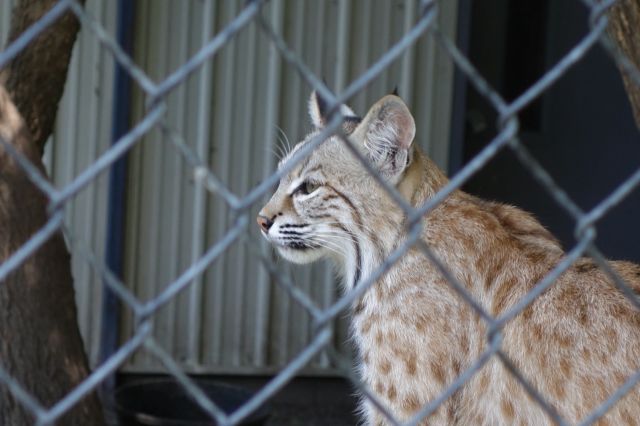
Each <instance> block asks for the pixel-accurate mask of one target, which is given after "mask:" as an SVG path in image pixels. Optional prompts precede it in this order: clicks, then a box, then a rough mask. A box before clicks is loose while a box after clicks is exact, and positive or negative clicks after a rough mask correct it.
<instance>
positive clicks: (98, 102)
mask: <svg viewBox="0 0 640 426" xmlns="http://www.w3.org/2000/svg"><path fill="white" fill-rule="evenodd" d="M15 3H16V0H0V46H4V45H5V43H6V36H7V33H8V31H9V23H10V19H11V10H12V8H13V5H14V4H15ZM116 6H117V2H115V1H104V0H88V1H87V4H86V9H87V11H88V12H89V13H90V14H91V15H92V16H93V17H94V18H96V19H97V20H98V21H99V22H100V23H101V24H102V25H103V26H104V27H105V28H106V29H107V30H108V31H110V33H112V34H113V33H114V32H115V23H116ZM113 68H114V62H113V59H112V57H111V55H110V54H109V53H108V52H107V51H105V50H104V49H102V48H100V45H99V43H98V41H97V39H96V38H95V37H94V36H93V34H92V33H91V32H90V31H88V30H86V29H83V30H82V31H81V33H80V35H79V38H78V42H77V43H76V45H75V48H74V51H73V58H72V63H71V67H70V70H69V78H68V80H67V84H66V87H65V93H64V97H63V98H62V101H61V104H60V110H59V113H58V119H57V122H56V127H55V131H54V135H53V141H49V142H48V144H47V148H46V153H45V164H46V165H47V168H48V170H49V173H50V176H51V178H52V180H53V182H54V183H55V185H56V186H57V187H61V186H64V185H66V184H67V183H69V182H70V181H71V180H72V179H73V178H74V177H75V176H77V175H78V174H79V173H80V172H82V171H83V170H84V169H85V168H86V167H88V166H89V165H90V164H91V163H92V162H94V161H95V160H96V158H97V157H98V156H99V155H100V153H102V152H104V151H105V150H106V149H107V148H108V147H109V144H110V136H111V131H110V129H111V103H112V92H113ZM107 190H108V178H107V175H106V174H105V175H102V176H100V177H99V178H98V179H97V180H96V181H95V182H93V183H92V184H91V185H89V186H88V187H87V188H86V189H85V190H83V191H82V192H81V193H80V194H79V195H78V196H77V197H75V198H74V199H73V200H72V202H71V203H70V204H68V205H67V209H66V215H65V218H66V223H67V225H68V226H69V228H70V230H71V234H72V235H73V238H74V240H75V239H77V240H78V242H77V244H78V247H77V249H76V250H74V256H73V265H72V267H73V276H74V282H75V288H76V300H77V304H78V310H79V323H80V331H81V332H82V336H83V338H84V340H85V345H86V347H87V352H88V354H89V358H90V360H91V363H92V365H95V364H96V362H97V360H98V349H99V341H100V312H101V302H102V282H101V279H100V277H99V276H98V275H97V274H96V273H95V272H94V271H93V269H92V268H91V266H90V265H89V264H88V263H87V262H86V260H85V258H84V257H83V256H82V253H83V252H84V251H86V250H85V249H86V248H88V249H90V250H91V251H93V253H94V254H95V255H96V256H97V258H98V259H103V258H104V249H105V228H106V211H107Z"/></svg>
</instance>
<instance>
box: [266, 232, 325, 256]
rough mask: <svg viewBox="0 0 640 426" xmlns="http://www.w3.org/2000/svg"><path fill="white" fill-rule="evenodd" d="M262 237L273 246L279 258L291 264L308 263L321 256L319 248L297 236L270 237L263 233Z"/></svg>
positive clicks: (321, 251)
mask: <svg viewBox="0 0 640 426" xmlns="http://www.w3.org/2000/svg"><path fill="white" fill-rule="evenodd" d="M262 235H263V236H264V237H265V238H266V239H267V241H269V243H271V244H273V245H274V246H275V248H276V249H277V250H278V253H279V254H280V256H282V257H283V258H285V259H287V260H288V261H290V262H293V263H310V262H313V261H315V260H317V259H319V258H321V257H322V255H323V250H321V249H322V247H321V246H319V245H318V244H315V243H313V242H311V241H309V240H308V239H305V238H302V237H300V236H299V235H276V236H272V235H269V234H268V233H266V232H264V231H262Z"/></svg>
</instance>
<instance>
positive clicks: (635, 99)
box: [609, 0, 640, 128]
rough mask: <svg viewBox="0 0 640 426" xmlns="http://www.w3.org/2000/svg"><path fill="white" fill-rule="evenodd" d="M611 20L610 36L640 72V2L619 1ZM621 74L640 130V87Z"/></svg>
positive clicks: (624, 74) (631, 0)
mask: <svg viewBox="0 0 640 426" xmlns="http://www.w3.org/2000/svg"><path fill="white" fill-rule="evenodd" d="M609 19H610V24H609V35H610V36H611V37H612V38H613V39H614V40H615V41H616V42H617V43H618V46H620V50H621V51H622V53H624V54H625V55H626V56H627V58H629V60H630V61H631V62H632V63H633V64H634V65H635V67H636V69H638V70H640V0H620V1H618V2H617V3H616V5H615V6H613V8H612V9H611V11H610V12H609ZM621 72H622V79H623V80H624V85H625V89H626V91H627V95H628V96H629V101H630V102H631V108H632V109H633V116H634V117H635V120H636V124H637V125H638V127H639V128H640V85H638V83H636V82H634V81H633V80H632V79H631V77H630V76H629V75H628V74H627V73H626V72H625V71H624V70H621Z"/></svg>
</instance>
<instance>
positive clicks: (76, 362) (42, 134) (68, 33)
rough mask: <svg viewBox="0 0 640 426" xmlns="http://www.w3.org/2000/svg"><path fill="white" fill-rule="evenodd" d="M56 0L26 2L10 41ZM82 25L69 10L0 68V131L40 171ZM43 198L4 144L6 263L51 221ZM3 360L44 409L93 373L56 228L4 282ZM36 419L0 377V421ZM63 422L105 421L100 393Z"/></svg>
mask: <svg viewBox="0 0 640 426" xmlns="http://www.w3.org/2000/svg"><path fill="white" fill-rule="evenodd" d="M55 3H56V2H55V0H21V1H20V2H19V3H18V4H17V6H16V8H15V9H14V13H13V16H12V23H11V30H10V39H15V38H16V37H17V36H19V35H20V33H21V32H22V31H24V30H25V29H26V28H28V27H29V26H30V25H31V24H32V23H34V22H35V21H37V20H38V19H39V18H40V17H41V16H42V15H43V14H44V13H45V12H46V11H47V10H49V8H50V7H52V5H54V4H55ZM78 29H79V25H78V23H77V21H76V19H75V18H74V17H73V16H71V15H70V14H67V15H66V16H64V17H63V18H61V19H59V20H58V21H57V22H56V23H55V24H54V25H52V26H51V27H49V28H48V29H47V30H45V31H44V33H42V34H41V35H40V36H38V37H37V38H36V39H35V40H34V41H33V42H32V43H31V44H29V46H28V47H27V48H26V49H25V50H23V51H22V52H21V53H20V54H19V55H18V56H17V57H16V58H15V59H14V60H13V61H12V62H11V63H10V64H9V65H8V66H7V67H6V68H5V69H3V70H2V72H1V73H0V82H4V83H5V84H6V89H7V90H6V91H5V89H4V88H3V87H2V86H1V85H0V137H1V138H3V140H5V141H6V142H8V143H9V144H10V145H12V146H13V147H14V148H15V149H16V150H17V151H18V152H20V153H22V154H23V155H24V156H25V157H26V158H27V159H29V161H31V163H33V164H34V165H35V166H36V167H37V168H38V169H39V170H40V171H41V172H42V173H43V174H44V173H45V172H44V166H43V164H42V161H41V159H40V157H41V154H42V150H43V148H44V144H45V142H46V140H47V139H48V138H49V136H50V135H51V132H52V128H53V124H54V122H55V117H56V112H57V108H58V103H59V101H60V98H61V96H62V93H63V90H64V83H65V80H66V75H67V69H68V65H69V60H70V57H71V50H72V47H73V43H74V41H75V38H76V34H77V32H78ZM12 99H13V100H14V101H15V105H14V103H13V102H12ZM23 118H24V120H23ZM47 203H48V199H47V197H46V196H45V195H44V194H42V193H41V192H40V191H39V189H38V188H37V187H36V186H35V185H34V184H33V183H32V182H31V181H30V180H29V179H28V178H27V176H26V174H25V172H24V170H23V169H22V168H20V167H19V166H18V164H17V163H16V161H15V160H14V159H13V157H11V155H10V154H9V153H8V152H7V151H6V150H5V149H4V148H3V147H2V145H0V264H2V263H3V262H4V261H5V260H6V259H7V258H9V257H10V256H11V255H12V254H13V253H15V252H16V251H17V250H18V249H19V248H20V247H21V246H22V244H24V243H25V242H26V241H28V240H29V238H30V237H31V236H32V235H33V234H34V233H35V232H37V231H38V230H39V229H40V228H41V227H42V226H44V225H45V223H46V222H47V220H48V216H47V212H46V208H47ZM0 365H1V366H2V367H3V368H4V369H5V370H6V371H7V372H8V373H9V374H10V375H11V376H12V377H13V378H14V379H15V380H16V382H18V383H19V384H20V385H21V386H22V387H23V388H24V389H25V390H27V391H28V392H29V393H31V394H32V395H33V396H34V397H35V398H36V399H37V400H38V401H39V402H40V403H41V404H42V405H43V406H45V407H50V406H52V405H53V404H55V403H56V402H58V401H60V400H61V399H62V398H64V397H65V396H66V395H67V394H68V393H69V392H70V391H71V390H72V389H73V388H74V387H75V386H77V385H78V384H79V383H80V382H81V381H82V380H83V379H84V378H85V377H86V376H87V375H88V374H89V367H88V363H87V359H86V355H85V353H84V347H83V344H82V339H81V336H80V332H79V330H78V324H77V313H76V306H75V297H74V290H73V281H72V277H71V263H70V256H69V253H68V251H67V248H66V246H65V243H64V239H63V238H62V235H61V233H60V232H56V233H55V235H54V236H53V237H51V238H50V239H49V240H48V241H47V242H46V243H45V244H44V245H42V246H41V247H40V248H39V249H38V250H37V251H36V252H35V254H34V255H32V256H31V257H30V258H29V259H27V260H26V261H25V262H24V263H23V264H21V265H20V266H19V267H18V268H17V269H15V270H14V271H13V272H12V273H11V274H10V275H9V276H8V277H7V278H6V279H5V280H4V281H1V282H0ZM33 419H34V418H33V416H32V413H30V412H29V411H28V410H27V409H25V408H24V407H23V406H22V405H21V404H20V403H19V402H18V401H17V399H15V398H14V397H13V396H12V394H11V393H10V392H9V390H8V388H7V386H6V385H3V384H0V425H7V426H8V425H12V426H13V425H15V426H22V425H28V424H32V423H33ZM58 424H63V425H78V426H81V425H82V426H85V425H89V426H91V425H100V424H103V415H102V411H101V408H100V404H99V401H98V399H97V397H96V395H95V393H91V394H90V395H88V396H87V397H86V398H84V399H83V400H82V401H81V402H79V403H78V404H76V405H75V406H74V407H73V408H72V409H71V410H70V411H69V412H67V413H66V414H65V415H64V416H63V417H61V418H60V420H59V422H58Z"/></svg>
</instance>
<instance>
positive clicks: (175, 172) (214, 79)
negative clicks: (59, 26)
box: [0, 0, 456, 373]
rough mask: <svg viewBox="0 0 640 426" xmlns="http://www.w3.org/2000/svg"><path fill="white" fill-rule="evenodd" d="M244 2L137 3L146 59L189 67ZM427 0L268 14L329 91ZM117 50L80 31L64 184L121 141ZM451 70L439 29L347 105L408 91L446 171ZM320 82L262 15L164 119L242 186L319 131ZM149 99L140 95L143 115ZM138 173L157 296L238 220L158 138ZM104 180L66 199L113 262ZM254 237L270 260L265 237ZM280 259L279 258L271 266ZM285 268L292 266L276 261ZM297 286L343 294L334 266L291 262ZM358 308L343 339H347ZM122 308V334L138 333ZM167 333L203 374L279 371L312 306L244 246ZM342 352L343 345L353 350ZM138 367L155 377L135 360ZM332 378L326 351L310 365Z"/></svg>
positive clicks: (150, 367)
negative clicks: (271, 37)
mask: <svg viewBox="0 0 640 426" xmlns="http://www.w3.org/2000/svg"><path fill="white" fill-rule="evenodd" d="M14 2H15V0H0V42H1V43H2V45H4V43H5V37H6V32H7V31H8V28H9V21H10V10H11V7H12V5H13V3H14ZM243 3H244V2H243V1H242V0H234V1H215V0H201V1H189V2H187V1H184V0H139V1H138V2H137V5H138V10H137V22H136V27H135V34H136V42H135V60H136V62H137V63H138V64H140V65H141V66H142V67H143V68H144V69H145V70H146V71H147V72H148V73H149V75H151V76H152V77H153V78H154V79H156V80H160V79H162V78H163V77H164V76H166V75H167V74H168V73H169V72H171V71H173V70H175V69H176V68H178V67H179V66H180V65H181V64H182V63H184V62H185V61H186V59H187V58H188V57H190V55H192V54H193V53H194V52H195V51H197V49H198V48H199V47H201V46H202V45H203V44H204V43H205V42H206V41H207V40H209V39H211V38H212V37H213V36H214V35H215V34H216V32H218V31H219V30H220V29H221V28H223V27H224V25H225V24H226V23H227V22H229V21H230V20H231V19H232V18H233V17H234V16H236V14H237V13H238V12H239V11H240V9H241V7H242V4H243ZM455 5H456V2H455V1H450V2H446V3H445V2H442V4H441V14H440V24H441V26H442V28H443V29H444V30H445V31H446V32H448V33H449V34H453V33H454V32H455V16H456V9H455ZM87 9H88V10H89V12H90V13H91V14H92V15H93V16H94V17H95V18H96V19H97V20H99V21H100V22H101V23H102V25H104V26H105V27H106V28H107V30H108V31H110V32H111V33H112V34H114V32H115V30H114V28H115V19H116V2H114V1H104V0H102V1H100V0H89V1H88V2H87ZM416 10H417V1H416V0H407V1H400V0H396V1H386V0H376V1H369V0H327V1H311V0H308V1H299V0H286V1H285V0H272V1H271V2H270V3H269V5H268V6H267V7H265V9H264V11H263V13H264V14H265V16H267V17H268V19H269V20H270V22H271V23H272V25H273V26H274V28H275V29H276V30H277V31H279V32H280V34H282V35H283V37H284V38H285V39H286V40H287V42H288V44H289V45H290V46H291V47H292V48H293V49H294V50H296V51H297V52H298V54H299V55H300V56H301V57H302V58H303V59H304V60H305V62H306V63H307V64H308V65H309V66H310V68H311V69H312V70H313V71H314V72H315V73H316V74H317V75H318V76H321V77H322V78H324V79H325V80H326V81H327V82H328V84H329V85H330V87H333V88H335V89H337V90H340V89H342V88H344V87H345V86H347V85H348V84H349V82H350V81H352V80H353V79H354V78H356V77H357V76H358V75H360V74H361V73H362V72H363V71H364V70H365V69H366V68H367V66H369V65H370V64H372V63H373V62H374V61H375V60H376V59H377V58H378V57H379V56H380V55H381V54H382V53H383V52H384V51H385V50H387V49H388V48H389V46H391V45H392V44H393V43H394V42H395V41H397V40H398V39H399V38H400V37H401V35H402V34H403V33H404V32H406V30H407V28H408V27H409V26H410V25H411V24H412V23H414V22H415V20H416ZM113 65H114V64H113V60H112V57H111V55H110V54H109V53H107V52H106V51H105V50H104V49H102V48H100V47H99V44H98V42H97V40H96V39H95V37H94V36H93V34H92V33H91V32H89V31H86V30H83V31H82V33H81V36H80V38H79V43H78V44H77V45H76V48H75V50H74V55H73V62H72V67H71V71H70V75H69V81H68V83H67V87H66V90H65V95H64V98H63V101H62V105H61V109H60V114H59V117H58V122H57V125H56V131H55V135H54V142H53V143H52V144H51V143H50V144H49V145H48V148H47V153H46V156H45V160H46V163H47V165H48V167H49V170H50V173H51V176H52V178H53V181H54V182H55V183H56V185H58V186H62V185H64V184H66V183H68V182H69V181H70V180H71V179H72V178H73V177H74V176H77V175H78V173H80V172H81V171H82V170H83V169H84V168H86V167H87V166H88V165H89V164H90V163H91V162H92V161H94V160H95V159H96V158H97V156H98V155H99V154H100V153H102V152H104V150H105V149H106V148H107V147H108V146H109V138H110V134H111V132H110V126H111V102H112V91H113ZM451 83H452V66H451V63H450V62H449V60H448V59H446V57H445V56H444V55H443V54H442V53H441V52H439V51H437V50H436V48H435V46H434V44H433V43H432V42H431V41H430V40H428V39H421V41H419V42H418V43H417V45H416V46H415V47H414V48H413V49H411V50H410V51H409V52H407V53H406V54H405V55H404V56H403V57H402V58H401V59H400V60H399V61H397V62H396V63H395V64H394V65H393V66H392V67H391V68H390V69H389V70H388V71H387V72H385V73H384V74H383V75H382V76H381V77H380V78H378V79H376V81H375V82H373V83H372V84H371V85H370V87H369V88H368V89H367V90H365V91H364V92H363V93H362V94H359V95H358V96H356V97H355V98H354V99H353V101H352V102H351V106H352V107H353V108H354V109H355V110H356V111H357V112H359V113H361V114H363V113H364V112H366V108H367V106H368V105H370V104H371V103H372V102H373V101H375V100H376V99H377V98H378V97H380V96H381V95H383V94H386V93H388V92H389V91H391V90H392V89H393V88H394V87H395V86H398V88H399V90H400V94H401V96H403V98H405V100H407V102H408V103H409V105H410V106H411V108H412V110H413V112H414V114H415V116H416V121H417V125H418V133H417V134H418V139H419V141H420V143H421V144H422V145H423V146H424V147H425V148H426V149H427V151H428V152H430V153H431V155H432V156H433V158H434V159H435V160H436V161H437V162H438V163H440V164H441V165H444V164H446V162H447V149H448V138H449V115H450V99H451V91H452V84H451ZM309 91H310V88H309V87H307V86H306V85H305V84H304V82H303V81H302V80H301V79H300V77H299V76H298V75H297V73H296V71H295V70H294V69H292V68H291V67H290V66H288V65H287V64H286V63H284V62H283V61H282V60H281V58H280V56H279V54H278V53H277V52H276V51H275V49H274V48H273V47H272V46H271V45H270V44H269V43H268V41H267V40H266V39H265V36H264V35H263V34H262V33H261V32H260V31H259V30H258V28H257V27H256V25H255V24H251V25H250V26H249V27H248V28H247V29H246V30H245V31H243V32H242V33H241V34H240V35H239V36H238V37H237V38H236V39H234V41H233V42H231V43H230V44H228V45H227V46H225V47H224V48H223V49H222V50H221V51H220V52H219V53H218V54H217V55H216V56H215V57H214V59H213V60H212V61H209V62H208V63H207V64H206V65H205V66H204V67H203V68H202V69H201V70H199V71H198V72H197V73H196V74H194V75H193V76H192V77H191V78H189V80H188V81H187V82H186V83H185V84H183V85H181V86H180V87H179V88H178V89H176V91H175V92H173V93H172V94H171V96H170V98H169V114H168V120H167V123H168V124H169V126H170V127H172V128H173V129H175V130H176V131H177V132H178V133H180V134H181V135H182V136H183V137H184V139H185V141H186V143H188V144H189V145H190V146H191V147H192V148H194V149H195V150H196V151H197V152H198V153H199V155H200V156H201V158H203V159H206V161H207V163H208V164H209V165H210V167H211V168H212V170H214V171H215V173H216V174H217V175H218V176H219V177H220V178H221V179H222V180H223V181H224V182H226V183H227V185H228V186H229V188H230V189H231V190H232V191H234V192H235V193H237V194H245V193H247V192H248V191H249V189H250V188H252V187H253V186H254V185H256V184H257V183H259V182H260V181H261V180H262V179H264V178H265V177H266V176H268V175H269V174H270V173H271V172H272V171H273V170H274V168H275V162H276V158H275V155H274V151H277V148H276V146H277V145H278V144H279V143H281V142H279V141H280V140H281V139H282V138H283V137H284V136H283V134H286V135H287V136H288V137H289V138H290V139H291V140H292V141H295V140H297V139H298V138H300V137H301V136H302V135H304V133H305V132H306V131H307V130H308V129H309V126H308V119H307V112H306V99H307V96H308V94H309ZM143 101H144V100H143V99H142V98H141V97H140V96H139V94H137V95H136V97H135V98H134V99H133V102H134V111H135V113H134V115H135V117H134V119H133V121H136V120H139V119H140V117H141V114H142V111H143V108H142V105H143ZM129 169H130V170H129V179H128V182H129V184H128V191H129V194H128V211H127V237H126V249H125V250H126V253H125V259H126V273H125V281H126V282H127V284H128V285H129V286H131V287H132V288H133V289H134V291H135V292H136V294H138V295H139V297H141V298H143V299H144V298H148V297H151V296H152V295H155V294H157V293H158V292H159V291H160V290H161V289H162V288H164V287H165V286H166V285H167V284H168V283H169V282H170V281H172V280H173V279H174V278H176V277H177V276H178V275H179V274H180V273H181V272H182V271H184V269H186V268H187V267H188V266H189V265H190V264H191V263H192V262H193V261H194V259H196V258H198V257H199V255H200V254H201V253H202V252H203V251H204V250H206V248H207V247H209V246H210V245H212V244H213V243H214V242H215V241H217V240H218V239H220V238H221V237H222V235H223V234H224V231H225V229H227V226H228V224H229V223H230V221H231V220H232V219H233V218H231V217H229V216H230V212H229V211H228V210H227V209H226V207H225V205H224V203H223V202H222V200H221V199H219V198H216V197H213V196H211V194H209V193H205V192H203V191H201V190H196V189H194V186H193V184H192V178H191V170H190V168H189V167H188V165H187V164H186V163H185V162H184V161H183V160H182V159H181V157H180V156H179V155H178V154H177V151H176V150H175V149H174V147H173V146H172V145H171V144H170V142H169V141H168V140H166V139H165V138H163V137H162V135H161V134H160V132H158V131H154V132H152V133H150V134H149V135H148V137H146V138H145V140H144V142H143V144H142V145H141V146H139V147H138V148H137V149H135V150H134V151H133V152H132V155H131V158H130V167H129ZM107 187H108V185H107V176H106V175H103V176H101V177H100V178H99V179H98V180H97V181H96V182H95V183H93V184H92V185H90V186H89V187H88V188H87V189H85V190H84V191H83V192H82V193H81V194H80V195H78V196H77V197H76V198H75V199H74V200H73V202H72V203H71V204H70V205H69V206H68V208H67V223H68V224H69V226H70V227H71V229H72V234H73V235H74V237H75V238H76V239H78V240H80V241H81V243H80V244H79V246H77V248H83V247H87V248H89V249H91V250H92V251H93V252H94V253H95V254H96V256H97V257H98V259H102V258H103V256H104V244H105V228H106V208H107V206H106V200H107V189H108V188H107ZM249 240H250V244H252V245H254V246H256V247H259V250H261V251H262V253H264V254H266V255H268V256H270V255H271V254H270V251H269V248H268V247H265V245H264V243H263V242H262V241H261V238H260V237H259V236H258V235H256V233H255V232H253V233H252V236H251V238H250V239H249ZM82 252H83V250H82V249H81V250H75V252H74V258H73V273H74V277H75V285H76V291H77V300H78V306H79V316H80V318H79V320H80V328H81V331H82V334H83V336H84V338H85V342H86V345H87V349H88V352H89V354H90V358H91V360H92V363H93V364H95V362H96V361H97V355H98V349H99V327H100V315H99V312H100V307H101V295H102V289H101V280H100V278H99V277H98V276H97V275H96V274H95V273H94V272H93V271H92V269H91V267H90V266H89V265H88V264H87V263H86V260H85V259H84V257H83V256H82ZM274 261H275V262H278V260H274ZM278 265H279V267H280V268H281V269H282V270H285V271H290V269H291V266H290V265H287V264H285V263H281V262H278ZM290 272H292V273H293V274H294V276H295V278H296V282H297V283H298V285H300V287H301V288H302V289H303V290H304V291H306V292H308V293H309V294H310V295H311V296H312V297H313V298H314V299H315V300H316V301H317V303H318V304H320V305H323V306H327V305H328V304H329V303H331V301H333V300H334V299H335V297H336V296H337V288H336V285H335V283H334V279H333V275H332V273H331V271H330V270H329V269H328V268H327V266H326V265H316V266H314V267H313V268H302V269H296V268H294V269H292V270H291V271H290ZM345 324H346V318H345V319H344V321H343V322H342V323H341V324H339V325H338V326H337V329H336V331H337V333H336V337H335V344H336V346H338V347H343V348H344V346H343V343H344V342H345V341H346V339H347V335H346V331H345ZM131 327H132V325H131V321H130V316H129V315H128V314H127V312H125V313H124V323H123V326H122V335H123V339H125V338H126V337H127V336H128V335H130V332H131ZM155 335H156V337H157V338H158V341H159V342H161V344H162V345H163V346H164V347H165V348H166V349H168V350H169V351H170V352H171V353H172V354H173V355H174V356H175V357H176V359H178V360H179V361H180V362H181V363H182V364H183V365H185V367H186V368H188V369H189V370H190V371H192V372H225V373H229V372H235V373H259V372H271V371H275V370H277V369H278V368H279V367H281V366H282V365H284V364H285V363H286V362H287V361H288V360H289V359H291V357H292V356H294V355H295V354H296V353H298V352H299V351H300V350H301V349H302V348H303V347H304V345H305V344H306V343H307V342H308V341H309V338H310V335H311V330H310V322H309V318H308V316H307V315H306V313H305V312H304V311H303V310H302V309H301V308H300V307H299V306H297V305H296V304H295V303H294V302H292V301H291V300H290V298H289V297H288V296H287V295H286V294H285V293H284V292H283V291H281V290H280V289H279V288H278V287H277V286H275V285H274V284H273V283H272V282H270V280H269V277H268V276H267V274H266V272H265V271H264V270H263V269H262V268H261V267H260V265H259V264H258V262H256V261H255V258H254V255H253V254H252V252H251V250H249V249H248V246H247V245H245V244H243V243H238V244H235V245H234V246H233V247H232V248H231V249H230V250H229V251H228V252H227V253H225V255H224V256H223V257H222V258H221V259H220V260H219V261H218V262H217V263H215V264H214V265H213V266H212V267H211V268H210V269H209V270H207V272H206V273H205V274H204V275H203V276H202V277H200V278H199V279H198V281H197V282H196V283H195V285H194V286H192V287H190V288H189V289H188V290H187V291H186V292H185V293H183V294H181V295H180V296H179V297H178V298H177V299H176V300H175V301H174V302H172V303H170V304H169V305H168V306H167V307H165V308H164V309H163V310H162V311H161V312H160V314H159V315H158V318H157V321H156V330H155ZM344 350H346V349H344ZM126 368H127V369H128V370H130V371H157V370H159V368H160V367H159V365H158V364H157V363H154V362H153V361H152V360H151V359H149V358H148V357H147V356H145V354H144V353H141V354H138V355H136V357H134V359H133V360H132V362H130V363H129V364H128V366H127V367H126ZM307 371H308V372H310V373H311V372H315V373H330V372H331V368H330V366H329V365H328V363H327V359H326V357H319V358H318V359H317V360H316V361H315V362H314V364H313V365H312V366H311V367H310V368H309V369H308V370H307Z"/></svg>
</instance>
